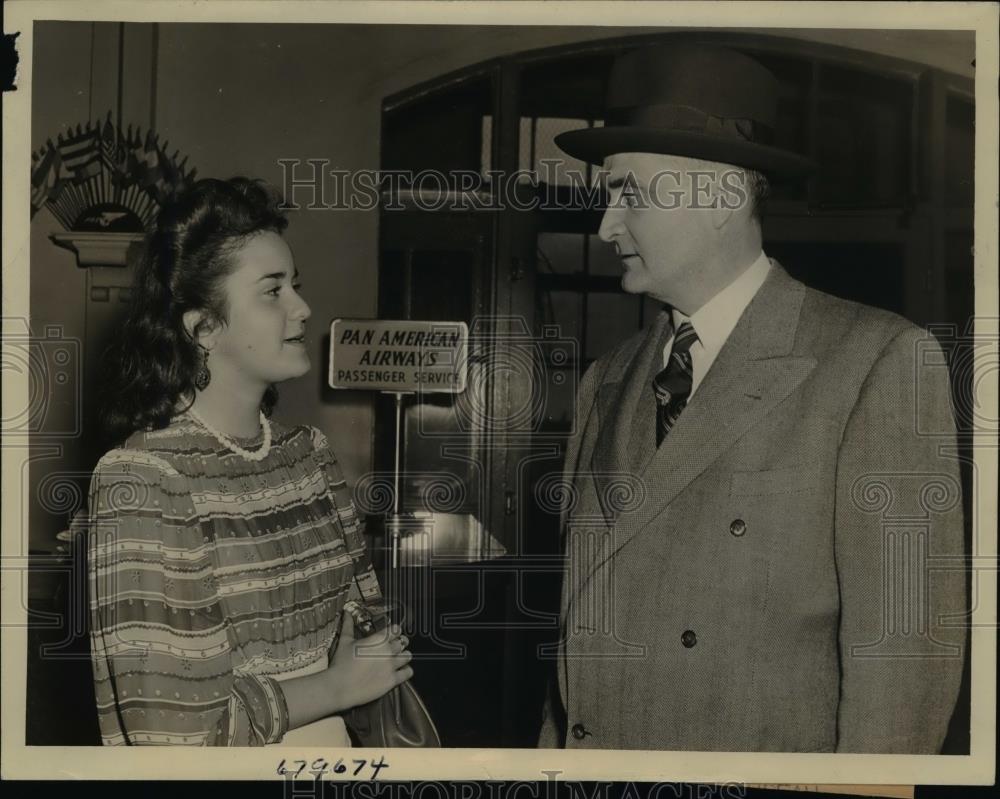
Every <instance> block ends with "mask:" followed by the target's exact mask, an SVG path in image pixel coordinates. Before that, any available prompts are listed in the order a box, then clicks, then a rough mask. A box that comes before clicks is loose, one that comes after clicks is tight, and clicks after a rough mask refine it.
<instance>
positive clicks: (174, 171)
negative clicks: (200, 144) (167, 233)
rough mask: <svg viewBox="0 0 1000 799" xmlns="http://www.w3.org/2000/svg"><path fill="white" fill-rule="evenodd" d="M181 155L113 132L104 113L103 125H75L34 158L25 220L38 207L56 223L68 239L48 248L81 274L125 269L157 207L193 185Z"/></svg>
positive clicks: (138, 136)
mask: <svg viewBox="0 0 1000 799" xmlns="http://www.w3.org/2000/svg"><path fill="white" fill-rule="evenodd" d="M179 155H180V153H179V152H175V153H174V154H173V155H172V156H169V155H167V144H164V145H163V146H162V147H161V146H160V143H159V139H158V137H157V136H156V134H155V133H153V132H152V131H148V132H147V133H146V134H145V136H143V135H142V132H141V131H140V130H139V128H135V129H133V128H132V126H131V125H129V126H128V129H127V130H122V128H121V127H120V125H119V126H115V125H113V124H112V123H111V112H110V111H109V112H108V116H107V119H106V120H105V121H104V123H103V124H102V123H100V122H98V123H94V122H88V123H86V125H84V126H80V125H77V126H76V130H75V131H74V130H70V132H69V133H68V134H67V135H65V136H64V135H63V134H60V135H59V137H58V140H57V143H56V144H53V143H52V140H51V139H50V140H48V141H47V142H46V144H45V147H43V148H42V149H41V150H40V151H38V152H37V153H34V154H33V155H32V169H31V215H32V216H34V215H35V213H36V212H37V211H38V210H39V209H40V208H42V207H43V206H44V207H45V208H47V209H48V210H49V211H50V212H51V213H52V215H53V216H55V218H56V219H57V220H58V221H59V223H60V224H61V225H62V226H63V228H65V229H66V230H67V231H68V232H67V233H56V234H53V236H52V240H53V241H54V242H55V243H56V244H57V245H59V246H60V247H65V248H66V249H69V250H72V251H73V252H74V253H76V256H77V264H78V265H79V266H80V267H91V266H111V267H119V266H120V267H124V266H127V264H128V250H129V247H130V246H132V245H133V244H135V242H137V241H141V240H142V238H143V235H144V233H145V231H146V230H147V229H148V227H149V226H150V225H151V224H152V222H153V220H154V219H155V218H156V214H157V213H158V212H159V210H160V206H161V205H162V203H163V201H164V200H165V199H166V198H167V197H169V196H171V195H172V194H174V193H176V192H177V191H179V190H181V189H183V188H185V187H187V186H188V185H190V184H191V183H192V182H193V181H194V176H195V172H196V170H194V169H192V170H190V171H186V170H185V168H184V165H185V164H186V163H187V159H186V158H185V159H184V160H182V161H178V157H179Z"/></svg>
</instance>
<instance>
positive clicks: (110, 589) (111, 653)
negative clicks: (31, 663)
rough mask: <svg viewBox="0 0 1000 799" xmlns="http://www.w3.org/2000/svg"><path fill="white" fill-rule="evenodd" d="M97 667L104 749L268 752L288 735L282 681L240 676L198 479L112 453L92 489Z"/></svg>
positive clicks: (145, 458) (130, 454) (144, 458)
mask: <svg viewBox="0 0 1000 799" xmlns="http://www.w3.org/2000/svg"><path fill="white" fill-rule="evenodd" d="M88 536H89V538H88V550H89V563H88V568H89V584H90V618H91V658H92V662H93V668H94V683H95V689H96V696H97V710H98V718H99V722H100V728H101V737H102V739H103V742H104V744H105V745H123V744H124V745H156V744H186V745H196V746H257V745H263V744H268V743H275V742H277V741H280V740H281V737H282V736H283V735H284V733H285V732H286V731H287V729H288V710H287V707H286V706H285V700H284V695H283V694H282V692H281V689H280V687H279V685H278V683H277V682H276V681H275V680H273V679H271V678H269V677H261V676H255V675H249V674H240V675H237V674H234V671H233V666H232V650H231V645H230V641H229V637H228V635H227V623H226V619H225V616H224V614H223V612H222V609H221V606H220V603H219V597H218V592H217V586H216V582H215V576H214V565H213V564H214V557H213V547H214V544H213V539H212V538H211V536H210V535H209V534H208V533H206V532H203V529H202V525H201V521H200V520H199V518H198V517H197V515H196V513H195V508H194V505H193V503H192V500H191V492H190V487H189V484H188V481H187V479H186V478H185V477H184V476H183V475H180V474H178V473H177V472H176V471H175V470H174V469H173V468H172V467H171V466H170V464H168V463H167V462H166V461H164V460H162V459H161V458H158V457H156V456H154V455H151V454H149V453H147V452H143V451H140V450H126V449H119V450H112V451H111V452H110V453H108V454H107V455H105V457H104V458H102V459H101V461H100V463H98V465H97V468H96V469H95V471H94V475H93V478H92V481H91V487H90V518H89V531H88Z"/></svg>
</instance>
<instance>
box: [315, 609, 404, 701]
mask: <svg viewBox="0 0 1000 799" xmlns="http://www.w3.org/2000/svg"><path fill="white" fill-rule="evenodd" d="M343 615H344V620H343V621H342V623H341V624H342V627H341V631H340V638H339V640H338V641H337V648H336V650H334V652H333V655H332V657H331V658H330V665H329V667H328V668H327V670H326V672H325V674H326V676H327V678H328V680H327V682H328V686H329V691H330V696H331V699H332V700H333V703H334V705H335V709H334V711H333V712H334V713H340V712H342V711H344V710H348V709H349V708H352V707H357V706H358V705H363V704H365V703H367V702H371V701H372V700H374V699H378V698H379V697H380V696H382V695H384V694H386V693H388V692H389V691H391V690H392V689H393V688H395V687H396V686H397V685H399V684H400V683H404V682H406V681H407V680H408V679H410V677H412V676H413V668H412V667H411V666H410V665H409V663H410V661H411V660H412V659H413V654H412V653H411V652H409V651H407V649H406V647H407V644H409V640H408V639H407V638H406V636H405V635H402V632H401V630H400V629H399V627H398V626H396V625H392V626H391V627H389V629H388V630H383V631H381V632H376V633H374V634H373V635H369V636H368V637H366V638H355V637H354V635H355V631H354V619H353V618H352V617H351V614H350V613H346V612H345V613H344V614H343Z"/></svg>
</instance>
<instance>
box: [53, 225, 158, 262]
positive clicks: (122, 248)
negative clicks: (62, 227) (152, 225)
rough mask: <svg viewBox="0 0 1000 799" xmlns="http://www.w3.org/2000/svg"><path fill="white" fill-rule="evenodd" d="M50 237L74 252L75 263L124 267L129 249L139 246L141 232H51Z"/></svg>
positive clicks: (140, 244) (140, 243)
mask: <svg viewBox="0 0 1000 799" xmlns="http://www.w3.org/2000/svg"><path fill="white" fill-rule="evenodd" d="M50 238H51V239H52V241H53V242H54V243H55V244H57V245H58V246H60V247H64V248H66V249H67V250H71V251H72V252H74V253H76V265H77V266H79V267H80V268H81V269H86V268H87V267H91V266H117V267H126V266H128V264H129V257H128V254H129V249H130V248H132V247H141V246H142V239H143V236H142V234H141V233H96V232H86V231H84V232H80V233H53V234H52V235H51V236H50Z"/></svg>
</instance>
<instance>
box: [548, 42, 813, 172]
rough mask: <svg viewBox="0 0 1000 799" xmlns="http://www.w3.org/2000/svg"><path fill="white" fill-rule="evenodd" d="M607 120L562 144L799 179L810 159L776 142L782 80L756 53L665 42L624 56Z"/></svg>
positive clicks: (576, 152) (594, 156) (589, 156)
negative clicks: (691, 160) (686, 159)
mask: <svg viewBox="0 0 1000 799" xmlns="http://www.w3.org/2000/svg"><path fill="white" fill-rule="evenodd" d="M605 108H606V113H605V119H604V127H602V128H586V129H583V130H573V131H569V132H567V133H562V134H560V135H558V136H556V139H555V141H556V144H557V145H559V147H560V148H562V150H563V151H565V152H566V153H568V154H569V155H571V156H573V157H574V158H579V159H580V160H582V161H588V162H590V163H592V164H600V163H602V162H603V161H604V159H605V158H606V157H607V156H609V155H612V154H614V153H631V152H638V153H663V154H668V155H681V156H687V157H689V158H700V159H704V160H706V161H720V162H722V163H725V164H734V165H736V166H742V167H747V168H749V169H756V170H758V171H760V172H763V173H764V174H766V175H768V176H769V177H773V178H797V177H803V176H804V175H806V174H808V173H809V172H811V171H812V170H813V169H815V164H814V163H813V162H812V161H810V160H809V159H808V158H806V157H804V156H802V155H799V154H798V153H794V152H792V151H790V150H786V149H783V148H780V147H775V146H774V144H773V142H774V125H775V119H776V117H777V109H778V81H777V79H776V78H775V77H774V75H772V74H771V73H770V72H769V71H768V70H767V69H765V68H764V67H763V66H761V64H759V63H758V62H756V61H754V60H753V59H752V58H750V57H748V56H745V55H743V54H742V53H738V52H736V51H735V50H729V49H726V48H722V47H712V46H707V45H694V44H687V43H685V44H680V43H678V44H666V45H655V46H651V47H642V48H639V49H637V50H633V51H631V52H629V53H627V54H625V55H623V56H621V57H619V58H618V59H617V60H616V61H615V64H614V66H613V67H612V69H611V77H610V79H609V82H608V92H607V102H606V104H605Z"/></svg>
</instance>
